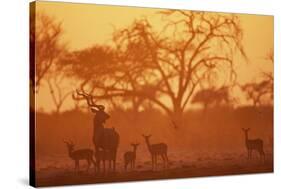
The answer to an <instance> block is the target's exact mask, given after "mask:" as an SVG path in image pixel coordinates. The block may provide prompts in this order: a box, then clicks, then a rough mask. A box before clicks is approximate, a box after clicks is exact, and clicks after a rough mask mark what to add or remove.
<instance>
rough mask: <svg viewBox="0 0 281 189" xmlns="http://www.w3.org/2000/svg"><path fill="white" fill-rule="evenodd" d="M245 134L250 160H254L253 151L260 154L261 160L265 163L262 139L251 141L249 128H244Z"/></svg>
mask: <svg viewBox="0 0 281 189" xmlns="http://www.w3.org/2000/svg"><path fill="white" fill-rule="evenodd" d="M242 130H243V132H244V134H245V145H246V148H247V150H248V159H249V160H250V159H252V151H253V150H256V151H257V152H259V154H260V158H261V159H262V160H263V161H265V153H264V151H263V141H262V140H261V139H259V138H258V139H251V140H250V139H249V136H248V132H249V130H250V129H249V128H247V129H244V128H242Z"/></svg>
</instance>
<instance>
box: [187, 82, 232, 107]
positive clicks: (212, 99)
mask: <svg viewBox="0 0 281 189" xmlns="http://www.w3.org/2000/svg"><path fill="white" fill-rule="evenodd" d="M231 102H232V100H231V98H230V96H229V92H228V88H227V87H221V88H219V89H215V88H209V89H202V90H200V91H198V92H197V93H196V94H195V95H194V97H193V98H192V103H193V104H196V103H201V104H203V106H204V109H205V110H206V109H207V108H208V107H209V106H210V105H215V106H221V105H223V104H225V105H229V104H231Z"/></svg>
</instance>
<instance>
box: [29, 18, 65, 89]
mask: <svg viewBox="0 0 281 189" xmlns="http://www.w3.org/2000/svg"><path fill="white" fill-rule="evenodd" d="M34 18H36V20H32V21H33V22H35V23H31V25H32V24H34V28H32V31H31V38H30V41H31V42H30V44H34V45H32V46H33V48H35V49H36V50H35V72H34V73H35V76H34V80H35V81H33V85H34V87H35V91H36V92H38V90H39V86H40V84H41V81H42V79H43V78H44V77H45V76H46V74H47V73H48V71H49V70H50V69H51V67H52V66H53V65H54V64H55V63H56V61H57V60H58V59H59V58H60V56H61V54H62V53H63V52H64V51H65V45H64V44H63V43H62V42H61V41H60V39H61V36H62V33H63V32H62V27H61V23H60V22H57V21H56V20H55V19H54V18H52V17H50V16H48V15H46V14H38V15H36V17H34ZM33 41H34V42H33ZM32 56H33V55H32Z"/></svg>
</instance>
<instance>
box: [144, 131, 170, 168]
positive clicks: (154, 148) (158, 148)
mask: <svg viewBox="0 0 281 189" xmlns="http://www.w3.org/2000/svg"><path fill="white" fill-rule="evenodd" d="M142 136H143V137H144V139H145V142H146V145H147V148H148V151H149V152H150V155H151V161H152V169H153V170H154V167H155V168H157V156H161V157H162V159H163V163H164V168H166V167H168V166H169V160H168V155H167V152H168V146H167V144H165V143H158V144H150V141H149V139H150V137H151V135H142Z"/></svg>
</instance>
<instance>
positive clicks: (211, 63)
mask: <svg viewBox="0 0 281 189" xmlns="http://www.w3.org/2000/svg"><path fill="white" fill-rule="evenodd" d="M160 14H161V16H163V18H164V19H165V21H163V27H162V29H161V30H159V29H156V28H153V26H152V24H151V23H150V22H149V20H147V19H141V20H137V21H135V22H134V23H133V24H132V25H131V26H130V27H127V28H125V29H121V30H118V31H116V32H115V33H114V37H113V42H114V44H115V49H114V55H113V56H112V60H113V61H111V64H110V63H109V64H107V63H106V62H108V61H107V60H108V57H107V56H106V57H105V60H100V61H101V62H97V61H96V62H95V61H92V63H93V64H92V65H91V67H90V69H88V68H85V69H87V71H85V72H83V75H87V74H88V72H91V73H90V75H91V76H90V78H88V80H87V79H86V78H85V77H82V78H84V80H86V81H87V82H89V81H91V82H90V85H88V86H89V87H90V88H92V89H94V90H95V91H91V92H92V94H93V96H94V97H95V98H96V99H108V98H110V99H112V98H115V97H123V98H137V99H143V100H148V101H150V102H152V103H154V104H155V105H157V106H158V107H160V108H161V109H162V110H163V111H164V112H165V113H166V114H167V115H169V116H170V117H171V119H172V121H173V122H175V123H176V124H177V125H178V126H180V125H182V117H183V113H184V110H185V109H186V107H187V105H188V103H189V102H190V99H191V97H192V95H193V93H194V91H195V90H196V88H197V86H198V85H202V84H203V83H204V82H205V81H206V78H208V77H209V76H210V75H212V74H214V73H218V74H217V75H219V76H220V80H223V81H224V83H227V82H228V83H231V82H235V79H236V73H235V70H234V60H233V57H234V54H235V53H236V51H239V52H240V53H241V54H242V55H243V56H244V57H245V53H244V50H243V48H242V44H241V40H242V30H241V28H240V24H239V19H238V17H237V16H235V15H231V14H218V13H204V12H192V11H174V10H171V11H164V12H161V13H160ZM92 60H93V59H92ZM81 62H82V61H81ZM100 64H103V66H104V67H102V70H103V71H101V70H99V69H96V68H97V67H96V66H98V65H100ZM106 64H107V65H106ZM78 65H79V64H76V66H78ZM105 67H108V68H105ZM100 68H101V67H100ZM81 69H83V68H81ZM101 72H103V73H104V74H102V75H99V76H97V77H95V75H96V74H97V73H98V74H101ZM76 73H77V72H76ZM81 74H82V72H81ZM81 74H80V76H81ZM80 78H81V77H80ZM97 81H98V82H97ZM100 81H102V82H100Z"/></svg>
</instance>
